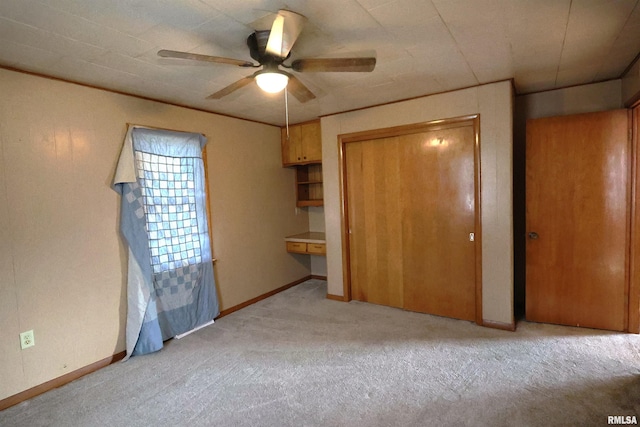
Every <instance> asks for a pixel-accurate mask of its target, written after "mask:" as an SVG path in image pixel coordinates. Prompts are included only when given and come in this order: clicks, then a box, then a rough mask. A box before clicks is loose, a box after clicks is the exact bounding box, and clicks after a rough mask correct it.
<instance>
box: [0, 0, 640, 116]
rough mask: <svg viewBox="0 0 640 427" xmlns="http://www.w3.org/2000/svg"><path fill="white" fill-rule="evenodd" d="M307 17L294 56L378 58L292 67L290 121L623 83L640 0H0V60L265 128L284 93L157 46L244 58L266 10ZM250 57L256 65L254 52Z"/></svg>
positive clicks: (637, 36) (279, 112) (638, 32)
mask: <svg viewBox="0 0 640 427" xmlns="http://www.w3.org/2000/svg"><path fill="white" fill-rule="evenodd" d="M279 9H289V10H292V11H295V12H297V13H300V14H302V15H304V16H306V17H307V18H308V22H307V24H306V25H305V27H304V29H303V31H302V34H301V35H300V38H299V39H298V41H297V42H296V44H295V46H294V48H293V50H292V53H291V58H290V59H289V60H287V62H286V63H290V62H291V61H292V60H294V59H298V58H310V57H351V56H372V55H373V56H375V57H376V58H377V65H376V69H375V70H374V71H373V72H372V73H299V74H297V76H298V78H299V79H300V80H301V81H302V82H303V83H305V84H306V85H307V86H308V87H309V89H311V91H312V92H314V93H315V94H316V96H317V98H316V99H314V100H312V101H309V102H307V103H305V104H301V103H299V102H298V101H297V100H296V99H295V98H293V97H290V98H289V115H290V121H291V122H292V123H296V122H301V121H305V120H309V119H314V118H317V117H318V116H321V115H327V114H331V113H335V112H340V111H346V110H351V109H355V108H361V107H366V106H371V105H377V104H381V103H387V102H391V101H396V100H400V99H406V98H411V97H416V96H421V95H426V94H431V93H437V92H443V91H449V90H455V89H459V88H463V87H468V86H474V85H478V84H482V83H489V82H494V81H499V80H504V79H510V78H513V79H514V82H515V87H516V91H517V93H529V92H537V91H542V90H547V89H553V88H559V87H566V86H571V85H578V84H584V83H590V82H597V81H602V80H608V79H614V78H619V77H620V76H621V74H622V73H623V71H624V70H625V69H626V68H627V67H628V66H629V65H630V64H631V63H632V62H633V60H634V59H635V58H636V56H637V55H638V53H639V52H640V0H618V1H614V0H315V1H314V0H289V1H280V0H241V1H239V0H46V1H45V0H42V1H37V0H0V65H3V66H6V67H10V68H15V69H20V70H25V71H30V72H34V73H38V74H43V75H48V76H53V77H58V78H62V79H65V80H68V81H73V82H79V83H84V84H88V85H92V86H96V87H102V88H106V89H112V90H116V91H119V92H125V93H131V94H134V95H140V96H144V97H147V98H152V99H157V100H162V101H166V102H170V103H175V104H180V105H185V106H190V107H194V108H198V109H202V110H207V111H212V112H217V113H223V114H228V115H232V116H235V117H242V118H247V119H252V120H257V121H261V122H266V123H272V124H277V125H282V124H283V123H284V121H285V109H284V97H283V95H282V94H277V95H267V94H265V93H263V92H261V91H260V90H259V89H258V88H257V86H256V85H255V84H251V85H249V86H246V87H244V88H242V89H240V90H238V91H236V92H234V93H233V94H231V95H229V96H227V97H225V98H223V99H220V100H207V99H205V97H206V96H207V95H209V94H211V93H214V92H216V91H218V90H220V89H222V88H223V87H225V86H227V85H229V84H231V83H232V82H234V81H236V80H238V79H240V78H242V77H244V76H246V75H249V74H251V73H252V72H253V71H254V70H251V69H246V68H240V67H235V66H230V65H222V64H208V63H200V62H195V61H185V60H177V59H164V58H159V57H158V56H157V55H156V52H157V51H158V50H159V49H172V50H181V51H187V52H193V53H200V54H208V55H216V56H225V57H230V58H237V59H245V60H251V58H250V56H249V50H248V48H247V46H246V38H247V36H248V35H249V34H251V33H252V32H253V27H252V24H253V25H254V26H255V25H256V22H258V21H259V20H260V19H261V18H263V17H265V15H268V14H269V12H276V11H277V10H279ZM254 62H255V61H254Z"/></svg>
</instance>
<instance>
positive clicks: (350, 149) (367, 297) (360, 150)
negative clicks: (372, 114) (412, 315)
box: [345, 138, 404, 308]
mask: <svg viewBox="0 0 640 427" xmlns="http://www.w3.org/2000/svg"><path fill="white" fill-rule="evenodd" d="M398 144H399V139H398V138H384V139H376V140H372V141H362V142H353V143H349V144H347V146H346V150H345V160H346V170H347V176H348V182H349V189H348V192H347V197H348V203H349V224H350V229H351V233H350V236H349V237H350V245H349V247H350V260H351V295H352V298H354V299H356V300H359V301H366V302H371V303H374V304H382V305H388V306H391V307H399V308H402V307H403V301H404V296H403V295H404V290H403V286H404V285H403V252H402V220H401V217H402V210H401V200H400V196H401V194H400V191H399V189H400V175H401V170H400V163H399V153H398V146H399V145H398Z"/></svg>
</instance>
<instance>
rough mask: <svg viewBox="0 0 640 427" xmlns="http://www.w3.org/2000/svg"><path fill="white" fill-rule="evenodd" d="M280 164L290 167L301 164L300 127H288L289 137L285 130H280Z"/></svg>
mask: <svg viewBox="0 0 640 427" xmlns="http://www.w3.org/2000/svg"><path fill="white" fill-rule="evenodd" d="M281 135H282V164H283V165H291V164H296V163H301V162H302V137H301V129H300V126H289V137H288V138H287V129H286V128H282V133H281Z"/></svg>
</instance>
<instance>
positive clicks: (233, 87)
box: [207, 74, 255, 99]
mask: <svg viewBox="0 0 640 427" xmlns="http://www.w3.org/2000/svg"><path fill="white" fill-rule="evenodd" d="M254 77H255V74H252V75H250V76H247V77H245V78H242V79H240V80H238V81H237V82H235V83H231V84H230V85H229V86H227V87H225V88H223V89H221V90H219V91H217V92H216V93H213V94H211V95H209V96H207V99H220V98H222V97H223V96H227V95H229V94H230V93H231V92H235V91H236V90H238V89H240V88H243V87H245V86H246V85H248V84H249V83H251V82H252V81H253V78H254Z"/></svg>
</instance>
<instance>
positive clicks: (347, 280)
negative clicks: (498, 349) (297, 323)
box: [338, 114, 483, 325]
mask: <svg viewBox="0 0 640 427" xmlns="http://www.w3.org/2000/svg"><path fill="white" fill-rule="evenodd" d="M465 122H466V123H469V124H471V125H472V126H473V133H474V141H473V153H474V154H473V157H474V159H473V160H474V161H473V175H474V205H475V206H474V208H475V213H474V214H475V220H474V222H475V224H474V227H475V231H474V232H475V243H476V244H475V306H476V315H475V320H476V323H477V324H478V325H482V324H483V319H482V221H481V218H482V215H481V206H482V203H481V192H480V188H481V168H480V114H472V115H467V116H460V117H453V118H448V119H440V120H432V121H428V122H422V123H414V124H409V125H401V126H393V127H388V128H380V129H372V130H365V131H360V132H354V133H347V134H340V135H338V165H339V170H340V178H339V179H340V217H341V233H342V279H343V300H344V301H346V302H348V301H351V259H350V258H351V251H350V237H349V229H350V225H349V203H348V197H347V191H348V187H347V183H348V176H347V165H346V161H345V152H346V145H347V144H349V143H351V142H361V141H368V140H372V139H382V138H391V137H397V136H402V135H410V134H414V133H421V132H425V131H434V130H440V129H448V128H454V127H459V126H460V125H461V124H463V123H465Z"/></svg>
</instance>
